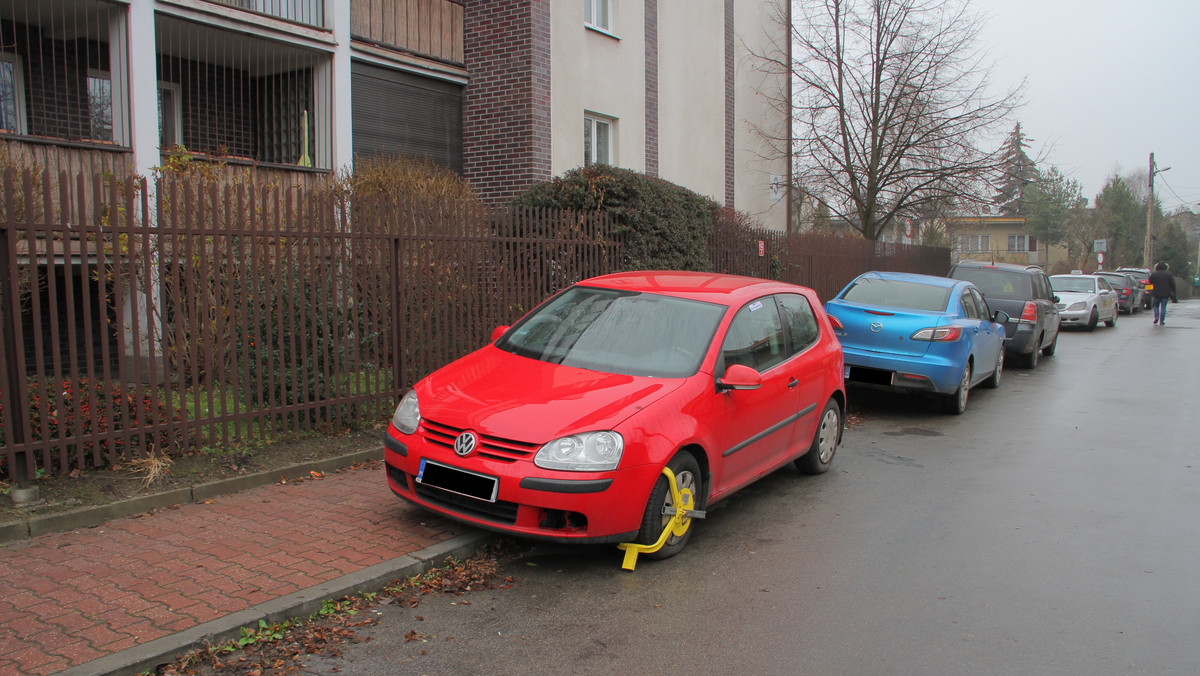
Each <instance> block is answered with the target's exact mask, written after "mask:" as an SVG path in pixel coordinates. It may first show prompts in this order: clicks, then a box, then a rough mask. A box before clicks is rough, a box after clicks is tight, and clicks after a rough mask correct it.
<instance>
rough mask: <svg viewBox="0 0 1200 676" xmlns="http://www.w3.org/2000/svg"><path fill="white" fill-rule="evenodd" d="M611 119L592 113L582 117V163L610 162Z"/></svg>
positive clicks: (585, 164)
mask: <svg viewBox="0 0 1200 676" xmlns="http://www.w3.org/2000/svg"><path fill="white" fill-rule="evenodd" d="M612 129H613V121H612V120H611V119H605V118H602V117H596V116H593V115H585V116H584V117H583V165H584V166H587V165H589V164H612V163H613V161H612Z"/></svg>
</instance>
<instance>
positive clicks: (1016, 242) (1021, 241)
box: [1008, 235, 1029, 251]
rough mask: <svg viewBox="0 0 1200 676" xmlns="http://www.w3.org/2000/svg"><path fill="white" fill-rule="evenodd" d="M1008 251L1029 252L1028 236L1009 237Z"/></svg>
mask: <svg viewBox="0 0 1200 676" xmlns="http://www.w3.org/2000/svg"><path fill="white" fill-rule="evenodd" d="M1008 250H1009V251H1029V235H1009V236H1008Z"/></svg>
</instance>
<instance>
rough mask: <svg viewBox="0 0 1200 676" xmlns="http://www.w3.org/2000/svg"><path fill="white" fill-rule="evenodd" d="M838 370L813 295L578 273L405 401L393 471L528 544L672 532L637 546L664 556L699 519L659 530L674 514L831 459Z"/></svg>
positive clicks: (404, 486) (398, 486)
mask: <svg viewBox="0 0 1200 676" xmlns="http://www.w3.org/2000/svg"><path fill="white" fill-rule="evenodd" d="M842 364H843V362H842V350H841V346H840V345H839V344H838V342H837V338H836V337H835V336H834V333H833V327H832V325H831V324H830V322H829V319H828V318H827V316H826V315H825V311H824V310H823V309H822V307H821V303H820V301H819V300H818V299H817V296H816V294H815V293H814V292H813V291H812V290H811V289H808V288H804V287H799V286H793V285H791V284H785V283H782V282H771V281H766V280H761V279H752V278H748V277H736V276H730V275H718V274H708V273H698V272H646V271H643V272H630V273H621V274H614V275H607V276H603V277H596V278H593V279H588V280H585V281H582V282H579V283H578V284H575V285H573V286H570V287H567V288H566V289H565V290H563V291H561V292H559V293H558V294H556V295H554V296H552V297H551V298H549V299H548V300H546V301H545V302H544V303H542V304H541V305H539V306H538V307H537V308H535V309H534V310H533V311H531V312H530V313H529V314H527V315H526V316H525V317H524V318H522V319H521V320H520V321H518V322H517V323H516V324H514V325H513V326H512V327H499V328H497V329H496V331H495V332H494V333H493V342H492V343H491V344H489V345H486V346H484V347H483V348H481V349H479V350H477V351H476V352H473V353H471V354H469V355H467V356H465V357H462V358H461V359H459V360H457V361H454V362H452V363H450V364H449V365H447V366H445V367H443V368H441V369H439V370H437V371H435V372H434V373H432V374H431V375H429V376H427V377H425V378H423V379H421V380H420V381H419V382H417V383H416V384H415V385H414V386H413V387H412V389H411V390H409V391H408V392H407V393H406V394H405V395H404V397H403V398H402V400H401V401H400V404H399V406H397V407H396V410H395V414H394V415H393V417H392V420H391V423H390V424H389V426H388V430H387V433H386V435H385V437H384V442H385V443H384V445H385V453H384V455H385V459H386V464H387V482H388V485H389V486H390V488H391V490H392V491H393V492H395V493H396V495H398V496H400V497H401V498H403V499H405V500H408V501H410V502H412V503H415V504H417V505H420V506H422V507H424V508H426V509H429V510H431V511H434V512H437V513H439V514H442V515H445V516H447V517H450V518H453V519H457V520H459V521H463V522H466V523H469V524H472V525H474V526H478V527H481V528H487V529H491V530H495V531H500V532H504V533H509V534H512V535H517V536H523V537H528V538H534V539H541V540H550V541H556V542H577V543H585V542H592V543H594V542H625V541H635V542H637V543H641V544H651V543H654V542H655V541H656V540H657V539H658V538H659V536H660V535H661V534H663V533H664V532H665V530H664V529H665V528H668V527H670V528H672V530H671V532H670V535H669V539H668V540H667V541H666V546H665V547H664V548H663V549H661V550H659V551H658V552H656V553H654V554H647V555H648V556H654V557H656V558H665V557H667V556H671V555H673V554H675V553H677V552H678V551H680V550H681V549H682V548H683V547H684V545H685V544H686V542H687V540H688V538H689V537H690V535H691V532H692V530H693V529H692V528H690V524H691V520H690V518H689V519H685V520H684V521H683V522H682V523H681V524H676V525H675V526H670V525H669V524H671V519H672V516H671V512H672V511H673V508H674V507H676V506H678V507H681V508H688V505H690V506H691V508H692V509H699V510H703V509H705V508H706V507H707V506H708V505H711V504H712V503H714V502H717V501H718V500H721V499H723V498H726V497H728V496H729V495H730V494H732V493H733V492H734V491H736V490H738V489H740V488H743V487H745V486H746V485H748V484H750V483H751V482H753V481H755V480H757V479H760V478H762V477H763V476H766V475H767V474H769V473H770V472H772V471H774V470H776V469H778V468H779V467H782V466H783V465H786V464H788V463H792V462H794V463H795V465H796V466H797V468H798V469H799V470H800V471H802V472H806V473H813V474H819V473H822V472H824V471H826V470H827V469H828V468H829V466H830V463H831V462H832V461H833V457H834V453H835V452H836V450H837V447H838V444H839V442H840V440H841V434H842V424H843V420H845V406H846V394H845V388H844V385H843V382H842ZM664 468H669V469H670V470H671V472H672V473H673V474H674V476H675V477H676V479H677V482H678V485H679V487H680V489H681V493H680V496H681V499H683V502H684V504H683V505H676V504H675V502H674V500H673V498H672V497H671V496H672V491H671V490H669V481H668V479H667V478H666V476H665V475H664V472H663V470H664ZM688 516H689V517H690V516H691V513H690V512H689V514H688Z"/></svg>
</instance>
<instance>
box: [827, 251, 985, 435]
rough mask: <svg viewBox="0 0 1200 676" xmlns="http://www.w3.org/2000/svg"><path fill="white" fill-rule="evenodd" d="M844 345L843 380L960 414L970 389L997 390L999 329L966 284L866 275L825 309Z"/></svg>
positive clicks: (904, 275) (980, 298)
mask: <svg viewBox="0 0 1200 676" xmlns="http://www.w3.org/2000/svg"><path fill="white" fill-rule="evenodd" d="M825 312H826V313H827V314H828V315H829V317H830V319H831V320H833V326H834V332H835V333H836V334H837V337H838V342H840V343H841V344H842V354H843V355H844V357H845V362H846V371H845V376H846V381H847V382H850V383H859V384H864V385H868V386H874V387H886V388H891V389H896V390H902V391H909V392H913V391H919V392H932V393H935V394H938V395H940V396H941V397H942V403H943V407H944V408H945V410H946V411H947V412H949V413H955V414H960V413H962V412H963V411H965V410H966V408H967V398H968V396H969V394H970V391H971V388H972V387H974V386H976V385H978V384H980V383H982V384H983V385H984V386H985V387H999V386H1000V377H1001V374H1002V373H1003V372H1004V337H1005V332H1004V325H1005V324H1006V323H1007V322H1008V315H1007V314H1005V313H1004V312H1003V311H1000V310H997V311H996V313H995V315H993V314H992V311H991V310H990V309H989V308H988V304H987V301H986V300H984V298H983V296H982V295H981V294H980V293H979V290H978V289H977V288H975V285H974V284H972V283H971V282H967V281H960V280H952V279H947V278H945V277H931V276H929V275H917V274H909V273H903V272H867V273H865V274H862V275H859V276H858V277H857V278H856V279H855V280H854V281H852V282H850V283H849V284H848V285H846V288H844V289H842V290H841V292H840V293H838V295H837V297H835V298H834V299H833V300H830V301H829V302H827V303H825Z"/></svg>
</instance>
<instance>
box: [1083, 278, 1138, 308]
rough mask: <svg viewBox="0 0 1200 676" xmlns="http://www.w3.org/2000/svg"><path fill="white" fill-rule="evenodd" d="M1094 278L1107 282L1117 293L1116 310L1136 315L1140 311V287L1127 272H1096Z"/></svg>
mask: <svg viewBox="0 0 1200 676" xmlns="http://www.w3.org/2000/svg"><path fill="white" fill-rule="evenodd" d="M1095 274H1096V276H1098V277H1103V278H1105V279H1107V280H1108V284H1109V286H1111V287H1112V288H1113V291H1115V292H1117V310H1118V311H1121V312H1124V313H1125V314H1130V315H1132V314H1136V313H1137V312H1139V311H1141V309H1142V294H1143V293H1144V292H1143V291H1142V285H1140V284H1138V281H1137V280H1136V279H1134V277H1133V275H1131V274H1129V273H1128V272H1109V271H1107V270H1097V271H1096V272H1095Z"/></svg>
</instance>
